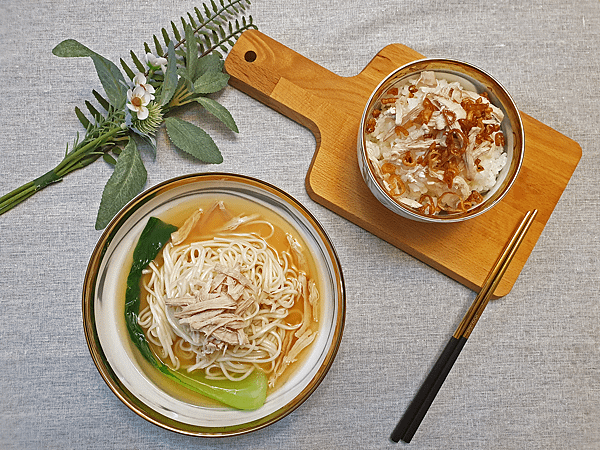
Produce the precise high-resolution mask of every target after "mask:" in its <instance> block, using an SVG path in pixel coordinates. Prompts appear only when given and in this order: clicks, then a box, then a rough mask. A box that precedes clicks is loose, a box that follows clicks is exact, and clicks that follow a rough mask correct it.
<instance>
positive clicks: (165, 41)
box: [161, 28, 171, 48]
mask: <svg viewBox="0 0 600 450" xmlns="http://www.w3.org/2000/svg"><path fill="white" fill-rule="evenodd" d="M161 32H162V37H163V41H164V43H165V45H166V46H167V48H168V47H169V43H170V42H171V38H170V37H169V33H167V30H165V29H164V28H163V29H162V30H161Z"/></svg>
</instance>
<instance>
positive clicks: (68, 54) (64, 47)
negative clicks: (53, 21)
mask: <svg viewBox="0 0 600 450" xmlns="http://www.w3.org/2000/svg"><path fill="white" fill-rule="evenodd" d="M52 54H53V55H55V56H60V57H61V58H75V57H84V56H92V55H93V54H94V52H93V51H92V50H90V49H89V48H87V47H86V46H85V45H83V44H80V43H79V42H77V41H76V40H75V39H67V40H64V41H62V42H61V43H60V44H58V45H57V46H56V47H54V48H53V49H52Z"/></svg>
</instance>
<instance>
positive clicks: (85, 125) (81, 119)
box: [75, 106, 91, 130]
mask: <svg viewBox="0 0 600 450" xmlns="http://www.w3.org/2000/svg"><path fill="white" fill-rule="evenodd" d="M75 115H76V116H77V118H78V119H79V122H81V125H83V128H85V129H86V130H87V129H88V128H89V126H90V125H91V123H90V121H89V120H88V118H87V117H85V114H83V112H81V110H80V109H79V108H78V107H77V106H76V107H75Z"/></svg>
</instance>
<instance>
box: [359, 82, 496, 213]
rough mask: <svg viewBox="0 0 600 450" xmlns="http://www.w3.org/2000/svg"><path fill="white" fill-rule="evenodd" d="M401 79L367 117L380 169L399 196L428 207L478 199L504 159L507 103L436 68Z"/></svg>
mask: <svg viewBox="0 0 600 450" xmlns="http://www.w3.org/2000/svg"><path fill="white" fill-rule="evenodd" d="M401 83H403V84H401V85H398V86H395V87H392V88H390V89H389V90H388V91H387V92H386V94H385V95H383V97H382V98H381V101H380V104H377V105H376V106H375V109H374V110H373V111H372V113H371V115H370V117H369V118H368V120H367V122H366V149H367V155H368V158H369V161H370V163H371V165H372V167H373V170H374V172H375V175H376V177H377V178H378V179H379V181H380V182H381V184H382V185H383V186H384V188H385V189H386V191H387V192H388V194H389V195H390V196H391V197H392V198H394V199H395V200H396V201H397V202H399V203H401V204H403V205H405V206H408V207H411V208H414V209H416V210H418V211H419V212H421V213H422V214H426V215H436V214H439V213H440V212H441V211H445V212H447V213H453V212H463V211H466V210H468V209H470V208H471V207H473V206H475V205H477V204H479V203H481V202H482V201H483V195H485V193H486V192H487V191H489V190H490V189H491V188H492V187H493V186H494V185H495V184H496V180H497V178H498V174H499V173H500V171H501V170H502V168H503V167H504V166H505V165H506V163H507V154H506V151H505V148H504V146H505V139H504V135H503V133H502V131H501V129H500V125H501V123H502V120H503V118H504V114H503V112H502V110H500V109H499V108H497V107H496V106H494V105H493V104H492V103H491V102H490V100H489V98H488V96H487V95H486V93H485V92H484V93H483V94H481V95H480V94H478V93H476V92H474V91H471V90H468V89H466V88H464V87H463V86H462V85H461V83H459V82H458V81H452V80H447V79H445V78H442V77H440V76H437V77H436V74H435V73H434V72H431V71H423V72H421V74H420V77H419V78H418V79H416V80H415V79H413V80H412V81H409V82H406V81H404V82H401Z"/></svg>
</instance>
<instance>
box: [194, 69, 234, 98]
mask: <svg viewBox="0 0 600 450" xmlns="http://www.w3.org/2000/svg"><path fill="white" fill-rule="evenodd" d="M228 81H229V75H228V74H226V73H223V72H206V73H204V74H202V75H200V77H199V78H198V79H197V80H196V81H195V82H194V92H195V93H196V94H213V93H215V92H219V91H220V90H222V89H224V88H225V86H227V82H228Z"/></svg>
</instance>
